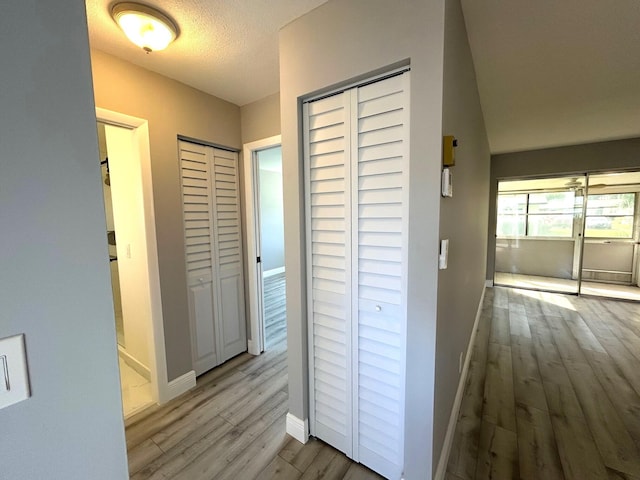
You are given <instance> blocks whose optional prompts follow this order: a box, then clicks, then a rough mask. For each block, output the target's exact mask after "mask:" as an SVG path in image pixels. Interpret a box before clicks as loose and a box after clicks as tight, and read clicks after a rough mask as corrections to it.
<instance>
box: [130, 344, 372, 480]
mask: <svg viewBox="0 0 640 480" xmlns="http://www.w3.org/2000/svg"><path fill="white" fill-rule="evenodd" d="M287 401H288V394H287V352H286V340H284V339H283V340H281V341H280V342H279V343H277V344H275V345H272V347H271V349H270V350H269V351H268V352H265V353H263V354H262V355H260V356H258V357H254V356H252V355H249V354H248V353H243V354H241V355H238V356H237V357H235V358H233V359H231V360H229V361H228V362H226V363H225V364H223V365H221V366H220V367H218V368H215V369H213V370H211V371H210V372H208V373H205V374H204V375H202V376H200V377H198V383H197V386H196V387H195V388H194V389H193V390H191V391H189V392H187V393H185V394H184V395H182V396H181V397H179V398H177V399H175V400H173V401H172V402H169V403H167V404H166V405H163V406H161V407H158V406H155V407H151V408H149V409H148V410H146V411H144V412H142V413H140V414H139V415H136V416H134V417H132V418H130V419H128V420H127V422H126V438H127V450H128V456H129V473H130V476H131V479H133V480H143V479H145V480H146V479H155V480H167V479H175V480H201V479H202V480H204V479H206V480H210V479H214V478H215V479H216V480H222V479H234V480H235V479H237V480H251V479H254V478H258V479H261V480H269V479H286V480H296V479H298V478H303V479H305V480H307V479H319V478H323V479H325V480H342V479H345V480H347V479H348V480H377V479H381V478H382V477H380V476H378V475H376V474H375V473H373V472H371V471H370V470H368V469H366V468H365V467H363V466H361V465H359V464H356V463H354V462H352V461H351V460H349V459H348V458H347V457H345V456H344V455H343V454H342V453H340V452H338V451H337V450H335V449H333V448H331V447H330V446H328V445H326V444H325V443H323V442H321V441H319V440H315V439H311V440H309V442H308V443H307V444H305V445H302V444H301V443H299V442H298V441H297V440H294V439H293V438H291V437H290V436H289V435H287V434H286V433H285V415H286V413H287V409H288V404H287Z"/></svg>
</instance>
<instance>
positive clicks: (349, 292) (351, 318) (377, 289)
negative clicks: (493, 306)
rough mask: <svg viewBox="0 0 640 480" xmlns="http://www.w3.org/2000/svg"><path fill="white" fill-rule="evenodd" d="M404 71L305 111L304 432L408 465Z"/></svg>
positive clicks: (392, 472) (375, 465)
mask: <svg viewBox="0 0 640 480" xmlns="http://www.w3.org/2000/svg"><path fill="white" fill-rule="evenodd" d="M408 87H409V73H408V72H405V73H402V74H400V75H397V76H394V77H391V78H387V79H384V80H380V81H377V82H373V83H370V84H367V85H365V86H362V87H356V88H354V89H351V90H348V91H346V92H343V93H341V94H338V95H334V96H331V97H327V98H324V99H321V100H317V101H313V102H310V103H308V104H305V110H304V117H305V146H306V151H305V161H306V167H307V168H306V175H307V236H308V275H309V279H308V282H309V286H310V290H309V299H308V302H309V319H310V327H309V329H310V344H311V348H310V358H309V360H310V369H311V370H310V377H311V381H310V386H311V388H310V393H311V395H310V396H311V418H310V420H311V428H312V434H313V435H315V436H317V437H318V438H321V439H323V440H324V441H326V442H327V443H330V444H331V445H333V446H335V447H336V448H338V449H340V450H342V451H343V452H345V453H346V454H347V455H349V456H350V457H352V458H353V459H355V460H357V461H359V462H361V463H363V464H364V465H367V466H368V467H370V468H372V469H373V470H375V471H377V472H378V473H380V474H382V475H384V476H386V477H388V478H394V479H395V478H400V475H401V473H402V466H403V462H404V457H403V450H404V447H403V445H404V441H403V440H404V391H405V384H404V378H405V350H406V349H405V338H406V265H407V258H406V255H407V227H406V224H407V217H406V215H407V210H408V209H407V207H408V154H407V152H408V133H409V124H408V121H409V111H408V99H409V91H408Z"/></svg>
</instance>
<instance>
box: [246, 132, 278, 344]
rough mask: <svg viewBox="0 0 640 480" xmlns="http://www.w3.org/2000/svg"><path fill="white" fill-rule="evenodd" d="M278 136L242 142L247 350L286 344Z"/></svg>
mask: <svg viewBox="0 0 640 480" xmlns="http://www.w3.org/2000/svg"><path fill="white" fill-rule="evenodd" d="M280 142H281V140H280V136H279V135H278V136H276V137H271V138H267V139H265V140H260V141H257V142H252V143H249V144H246V145H245V146H244V152H243V156H244V160H243V161H244V172H245V205H246V206H247V215H246V222H247V224H246V231H247V269H248V274H249V275H248V278H249V282H248V283H249V299H250V302H249V318H250V325H251V328H250V333H251V338H250V340H249V342H248V345H249V353H251V354H253V355H259V354H260V353H261V352H263V351H265V350H270V349H272V348H283V347H284V346H285V344H286V342H285V340H286V335H287V321H286V279H285V266H284V258H285V255H284V214H283V178H282V149H281V146H280Z"/></svg>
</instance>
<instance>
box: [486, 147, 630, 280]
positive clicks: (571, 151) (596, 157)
mask: <svg viewBox="0 0 640 480" xmlns="http://www.w3.org/2000/svg"><path fill="white" fill-rule="evenodd" d="M638 168H640V138H631V139H626V140H613V141H610V142H598V143H588V144H584V145H573V146H569V147H558V148H546V149H542V150H530V151H526V152H515V153H503V154H501V155H493V156H492V157H491V183H490V191H489V232H488V242H487V279H489V280H491V279H493V272H494V263H495V250H496V237H495V233H496V199H497V195H498V180H502V179H506V178H515V177H525V176H538V175H539V176H545V175H547V176H548V175H555V174H572V173H576V174H579V173H585V172H596V171H608V170H624V169H638Z"/></svg>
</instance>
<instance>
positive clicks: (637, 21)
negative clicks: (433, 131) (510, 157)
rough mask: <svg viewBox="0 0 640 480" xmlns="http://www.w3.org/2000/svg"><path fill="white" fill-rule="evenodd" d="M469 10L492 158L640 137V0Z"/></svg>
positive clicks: (507, 0) (486, 5) (471, 1)
mask: <svg viewBox="0 0 640 480" xmlns="http://www.w3.org/2000/svg"><path fill="white" fill-rule="evenodd" d="M462 5H463V11H464V15H465V22H466V24H467V30H468V35H469V43H470V45H471V51H472V55H473V59H474V64H475V68H476V75H477V80H478V90H479V92H480V99H481V103H482V109H483V112H484V118H485V123H486V127H487V133H488V136H489V143H490V147H491V151H492V152H493V153H502V152H512V151H520V150H530V149H536V148H545V147H552V146H560V145H573V144H580V143H588V142H595V141H600V140H611V139H618V138H629V137H638V136H640V1H638V0H616V1H615V2H608V1H602V0H562V1H558V0H536V1H531V0H483V1H477V0H462Z"/></svg>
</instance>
